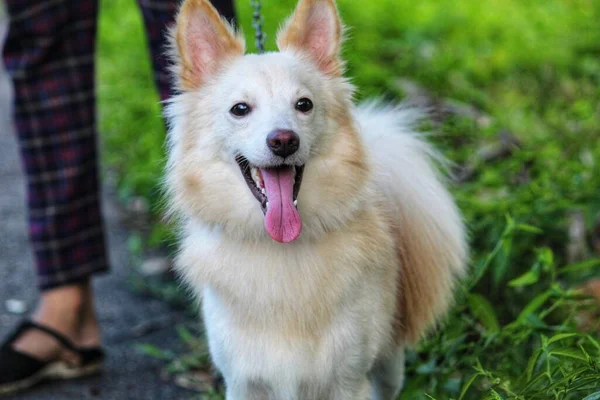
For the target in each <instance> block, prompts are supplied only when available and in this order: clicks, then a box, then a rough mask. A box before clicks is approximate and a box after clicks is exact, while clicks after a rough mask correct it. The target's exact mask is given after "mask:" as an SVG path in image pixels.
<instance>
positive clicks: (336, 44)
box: [168, 0, 368, 243]
mask: <svg viewBox="0 0 600 400" xmlns="http://www.w3.org/2000/svg"><path fill="white" fill-rule="evenodd" d="M172 36H173V53H174V64H175V75H176V79H177V82H178V89H179V91H180V92H181V94H179V95H178V96H176V97H175V98H174V99H173V100H172V102H171V104H170V105H169V108H168V116H169V117H170V120H171V124H172V125H171V126H172V129H171V132H170V142H171V151H170V156H169V168H168V183H169V188H170V190H171V192H172V199H173V200H174V206H175V208H177V209H180V210H182V211H183V212H184V213H185V214H186V215H187V216H188V217H190V218H192V219H198V220H201V221H202V222H204V223H207V224H210V225H213V226H219V227H221V228H223V229H225V230H226V231H227V232H229V233H230V234H235V235H242V236H246V237H247V236H252V237H257V235H262V236H264V230H265V229H266V231H267V232H268V234H269V235H270V236H271V237H272V238H273V239H274V240H276V241H279V242H284V243H287V242H291V241H293V240H295V239H296V238H298V236H299V235H300V232H301V230H302V226H303V224H304V232H305V233H304V235H317V234H319V233H320V232H324V231H327V230H332V229H336V228H339V227H340V226H341V225H343V224H344V223H345V221H347V219H348V218H349V216H350V215H351V214H352V213H353V212H354V211H355V210H356V208H357V205H358V203H359V202H360V195H361V193H362V190H363V186H364V182H365V180H366V175H367V172H368V171H367V167H366V163H365V160H364V159H365V155H364V152H363V148H362V145H361V143H360V140H359V138H358V135H357V133H356V131H355V128H354V122H353V119H352V117H351V108H352V102H351V98H352V87H351V85H350V84H348V83H347V81H346V80H345V79H344V78H343V76H342V73H343V62H342V60H341V58H340V48H341V43H342V24H341V21H340V18H339V16H338V12H337V9H336V6H335V3H334V1H333V0H301V1H300V4H299V5H298V7H297V9H296V11H295V12H294V14H293V15H292V16H291V18H290V19H289V20H288V22H287V23H286V24H285V25H284V27H283V28H282V29H281V31H280V33H279V35H278V38H277V44H278V47H279V49H280V52H277V53H267V54H261V55H256V54H249V55H244V51H245V50H244V41H243V39H242V38H241V37H240V36H237V35H236V33H235V32H234V30H233V29H232V28H231V27H230V26H229V25H228V24H227V22H225V21H224V20H223V19H222V18H221V17H220V16H219V15H218V13H217V12H216V10H215V9H214V8H213V7H212V6H211V4H210V2H209V1H208V0H187V1H185V2H184V4H183V6H182V8H181V11H180V13H179V16H178V18H177V24H176V26H175V29H174V31H173V35H172ZM298 210H300V211H298ZM263 226H264V228H263ZM257 229H260V233H259V232H257Z"/></svg>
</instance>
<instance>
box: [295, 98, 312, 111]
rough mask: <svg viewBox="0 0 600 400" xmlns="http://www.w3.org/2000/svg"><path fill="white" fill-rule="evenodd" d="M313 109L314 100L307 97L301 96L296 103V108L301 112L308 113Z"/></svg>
mask: <svg viewBox="0 0 600 400" xmlns="http://www.w3.org/2000/svg"><path fill="white" fill-rule="evenodd" d="M312 109H313V102H312V101H310V99H307V98H306V97H303V98H301V99H300V100H298V102H297V103H296V110H298V111H300V112H303V113H307V112H309V111H310V110H312Z"/></svg>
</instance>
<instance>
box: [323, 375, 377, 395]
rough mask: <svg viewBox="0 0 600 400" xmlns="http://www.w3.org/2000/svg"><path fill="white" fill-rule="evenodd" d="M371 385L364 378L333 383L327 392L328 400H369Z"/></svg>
mask: <svg viewBox="0 0 600 400" xmlns="http://www.w3.org/2000/svg"><path fill="white" fill-rule="evenodd" d="M370 389H371V385H370V383H369V380H368V379H367V377H366V376H364V377H362V378H360V379H357V380H354V381H348V380H340V381H337V382H335V383H334V384H333V385H332V386H331V389H330V391H329V396H327V399H329V400H370V399H371V397H370V394H371V392H370Z"/></svg>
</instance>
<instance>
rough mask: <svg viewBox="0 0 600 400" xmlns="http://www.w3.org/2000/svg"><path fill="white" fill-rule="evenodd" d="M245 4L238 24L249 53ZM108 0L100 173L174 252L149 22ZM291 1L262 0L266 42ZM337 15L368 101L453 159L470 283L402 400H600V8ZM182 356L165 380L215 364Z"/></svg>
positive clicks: (387, 1)
mask: <svg viewBox="0 0 600 400" xmlns="http://www.w3.org/2000/svg"><path fill="white" fill-rule="evenodd" d="M248 3H249V2H246V1H243V2H240V3H238V5H237V7H238V15H239V25H240V26H241V28H242V29H243V30H244V32H245V35H246V37H247V43H248V48H249V50H250V51H254V45H253V43H254V41H253V31H252V29H251V10H250V6H249V4H248ZM101 4H102V8H101V9H102V11H101V23H100V42H99V67H98V78H99V111H100V115H101V118H100V129H101V132H102V135H103V142H104V150H105V151H104V161H105V165H106V166H107V167H108V169H109V170H110V171H113V172H114V173H115V175H116V178H117V187H118V192H119V195H120V197H121V199H122V200H124V201H128V200H129V199H131V198H132V197H141V198H143V199H146V200H147V201H148V204H150V208H151V211H152V213H153V215H155V216H156V217H157V218H156V219H155V223H154V225H153V229H152V231H151V233H150V235H148V236H147V237H144V238H143V245H144V246H164V245H165V244H166V243H167V244H168V243H172V241H173V240H172V236H171V234H170V232H171V230H170V229H169V227H167V226H165V225H163V224H161V223H159V222H158V221H159V218H158V216H159V215H160V212H161V204H162V200H161V190H160V180H161V174H162V168H163V165H164V159H165V155H164V139H165V131H164V123H163V121H162V119H161V107H160V104H159V102H158V96H157V94H156V90H155V88H154V86H153V81H152V78H151V69H150V64H149V61H148V60H149V58H148V54H147V49H146V44H145V39H144V34H143V28H142V22H141V18H140V15H139V12H138V10H137V8H136V6H135V2H134V1H132V0H103V1H101ZM294 5H295V0H280V1H275V0H264V15H265V24H266V31H267V35H268V36H267V47H268V48H269V49H271V50H275V44H274V42H275V34H276V31H277V28H278V26H279V24H280V23H281V22H282V21H283V20H284V18H285V17H286V16H287V15H288V14H289V13H290V12H291V11H292V10H293V7H294ZM338 5H339V8H340V12H341V14H342V17H343V19H344V21H345V23H346V24H347V26H348V32H347V41H346V45H345V50H344V55H345V58H346V59H347V60H348V73H347V75H348V76H350V77H351V78H352V80H353V82H354V83H355V84H356V85H357V87H358V93H357V97H358V99H359V100H360V99H362V98H367V97H371V96H377V97H384V98H386V99H388V100H391V101H399V100H401V99H403V98H406V97H408V98H409V99H417V100H418V101H417V102H418V103H420V104H425V105H427V106H428V108H429V109H430V110H432V111H433V112H432V114H433V119H432V122H431V123H430V124H428V128H429V129H428V130H429V132H430V139H431V140H432V141H433V142H434V143H435V144H436V145H437V146H438V147H439V148H440V149H441V150H442V152H443V153H444V154H445V155H446V157H448V158H449V159H450V160H451V161H452V162H454V163H455V164H456V167H455V168H454V173H455V179H454V183H453V184H452V187H451V189H452V191H453V193H454V195H455V196H456V198H457V199H458V202H459V205H460V207H461V209H462V211H463V213H464V215H465V219H466V221H467V223H468V226H469V230H470V234H471V244H472V273H471V275H470V277H469V279H467V281H466V282H465V284H464V287H463V288H462V290H461V292H460V293H459V294H458V300H457V306H456V308H455V310H454V311H453V312H452V314H451V315H450V316H449V318H448V320H447V321H446V324H445V326H444V329H442V330H440V331H439V332H438V333H436V334H435V335H433V336H431V337H430V338H428V339H427V340H426V341H424V343H423V344H422V345H421V346H420V347H419V348H418V349H415V350H414V351H411V352H410V354H409V365H408V380H407V385H406V389H405V391H404V392H403V395H402V396H401V398H402V399H425V398H435V399H450V398H452V399H582V398H584V397H585V398H586V400H593V399H600V392H598V391H600V345H599V344H598V320H599V318H598V317H599V316H598V304H597V303H595V302H594V301H593V300H591V299H590V298H588V297H586V296H584V295H583V294H582V292H581V291H578V290H576V289H577V288H579V287H581V286H582V285H585V284H587V283H589V282H590V281H591V280H592V279H593V278H597V277H598V276H600V272H599V270H600V260H599V259H598V258H597V257H598V254H599V253H598V252H600V222H599V220H598V216H599V215H600V124H599V122H600V26H599V24H598V21H600V4H599V3H598V1H597V0H527V1H523V0H488V1H486V2H481V1H477V0H461V1H456V0H421V1H418V2H414V1H402V0H376V1H375V0H372V1H355V0H354V1H352V0H339V1H338ZM595 230H597V232H595ZM594 232H595V233H594ZM185 336H186V337H188V336H189V335H185ZM188 339H189V338H188ZM194 343H196V342H194ZM200 347H202V346H200ZM194 349H196V350H194V351H201V350H198V346H197V343H196V345H195V347H194ZM194 351H192V354H193V353H194ZM202 351H204V350H202ZM183 360H184V361H185V360H187V361H185V362H183V361H182V359H181V358H177V357H175V356H173V357H172V360H171V364H170V367H169V368H170V370H172V371H175V372H181V371H180V370H181V369H182V368H183V369H190V368H191V369H193V368H200V367H202V366H203V364H205V363H206V362H207V360H206V357H205V356H197V357H191V358H190V355H189V354H188V355H187V358H184V359H183ZM594 393H595V394H594ZM216 396H218V395H216ZM586 396H587V397H586Z"/></svg>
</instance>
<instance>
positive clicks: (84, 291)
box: [13, 282, 100, 360]
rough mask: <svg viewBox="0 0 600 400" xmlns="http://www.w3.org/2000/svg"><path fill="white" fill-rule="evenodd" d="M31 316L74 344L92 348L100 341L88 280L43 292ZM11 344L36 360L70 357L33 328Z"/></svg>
mask: <svg viewBox="0 0 600 400" xmlns="http://www.w3.org/2000/svg"><path fill="white" fill-rule="evenodd" d="M32 319H33V321H34V322H37V323H38V324H40V325H43V326H46V327H48V328H50V329H52V330H55V331H57V332H59V333H61V334H63V335H64V336H66V337H67V338H69V339H70V340H71V341H72V342H73V343H74V344H75V345H76V346H79V347H93V346H98V345H99V344H100V330H99V327H98V321H97V319H96V312H95V310H94V302H93V294H92V287H91V285H90V284H89V283H87V282H86V283H81V284H77V285H70V286H64V287H60V288H57V289H53V290H49V291H46V292H44V293H42V297H41V300H40V303H39V305H38V308H37V310H36V311H35V313H34V314H33V317H32ZM13 347H14V349H15V350H18V351H20V352H23V353H26V354H29V355H31V356H32V357H34V358H36V359H38V360H52V359H57V358H69V357H71V356H72V355H69V354H68V353H69V352H66V351H65V349H64V348H63V346H61V345H60V343H58V342H57V341H56V339H54V338H52V337H51V336H49V335H48V334H46V333H44V332H40V331H38V330H35V329H31V330H29V331H27V332H25V333H24V334H23V335H21V337H20V338H19V339H17V340H16V341H15V343H14V344H13Z"/></svg>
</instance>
